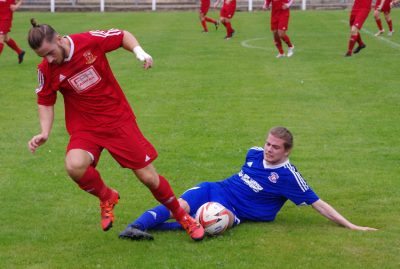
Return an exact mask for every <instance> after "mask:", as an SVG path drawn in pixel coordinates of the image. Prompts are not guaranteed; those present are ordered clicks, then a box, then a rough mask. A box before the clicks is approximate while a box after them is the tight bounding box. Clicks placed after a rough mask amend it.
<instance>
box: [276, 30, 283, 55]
mask: <svg viewBox="0 0 400 269" xmlns="http://www.w3.org/2000/svg"><path fill="white" fill-rule="evenodd" d="M274 42H275V46H276V48H277V49H278V51H279V53H280V54H284V53H285V52H284V51H283V48H282V42H281V38H280V37H279V35H278V33H275V34H274Z"/></svg>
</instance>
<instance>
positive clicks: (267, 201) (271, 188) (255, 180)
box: [217, 147, 319, 221]
mask: <svg viewBox="0 0 400 269" xmlns="http://www.w3.org/2000/svg"><path fill="white" fill-rule="evenodd" d="M217 184H218V185H221V186H222V188H223V190H224V194H225V196H226V199H227V200H228V202H229V204H230V206H231V207H232V208H233V210H234V213H235V214H236V216H237V217H238V218H239V219H241V220H252V221H272V220H274V219H275V217H276V215H277V213H278V212H279V210H280V209H281V208H282V206H283V205H284V203H285V202H286V201H287V200H288V199H289V200H291V201H292V202H293V203H295V204H296V205H310V204H312V203H314V202H316V201H317V200H318V199H319V198H318V196H317V195H316V194H315V193H314V191H313V190H312V189H311V188H310V187H309V186H308V185H307V183H306V181H305V180H304V179H303V177H302V176H301V175H300V173H299V172H298V171H297V169H296V167H295V166H293V165H292V164H291V163H290V162H289V160H288V161H286V162H284V163H282V164H279V165H276V166H269V165H268V164H267V163H266V162H265V161H264V150H263V148H259V147H253V148H251V149H250V150H249V151H248V153H247V156H246V161H245V163H244V165H243V166H242V170H241V171H240V172H239V173H237V174H236V175H233V176H231V177H229V178H227V179H225V180H224V181H221V182H218V183H217Z"/></svg>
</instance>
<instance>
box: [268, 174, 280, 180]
mask: <svg viewBox="0 0 400 269" xmlns="http://www.w3.org/2000/svg"><path fill="white" fill-rule="evenodd" d="M278 178H279V175H278V174H277V173H275V172H272V173H271V174H270V175H269V177H268V179H269V181H271V182H272V183H276V182H277V181H278Z"/></svg>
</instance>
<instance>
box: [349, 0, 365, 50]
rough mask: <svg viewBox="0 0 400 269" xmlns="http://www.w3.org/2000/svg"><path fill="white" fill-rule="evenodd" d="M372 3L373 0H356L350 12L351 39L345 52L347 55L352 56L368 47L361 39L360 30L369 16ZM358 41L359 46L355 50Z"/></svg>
mask: <svg viewBox="0 0 400 269" xmlns="http://www.w3.org/2000/svg"><path fill="white" fill-rule="evenodd" d="M371 5H372V0H354V3H353V8H352V9H351V13H350V21H349V23H350V39H349V43H348V47H347V52H346V54H345V56H346V57H349V56H352V55H353V53H359V52H360V51H361V50H362V49H364V48H366V45H365V43H364V42H363V41H362V39H361V35H360V30H361V28H362V26H363V24H364V22H365V20H366V19H367V18H368V15H369V12H370V11H371ZM356 43H358V47H357V48H356V49H354V51H353V48H354V45H355V44H356Z"/></svg>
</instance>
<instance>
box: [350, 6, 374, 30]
mask: <svg viewBox="0 0 400 269" xmlns="http://www.w3.org/2000/svg"><path fill="white" fill-rule="evenodd" d="M370 11H371V10H370V9H356V10H352V11H351V14H350V26H355V27H357V29H358V30H360V29H361V28H362V26H363V24H364V22H365V20H366V19H367V18H368V15H369V12H370Z"/></svg>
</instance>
